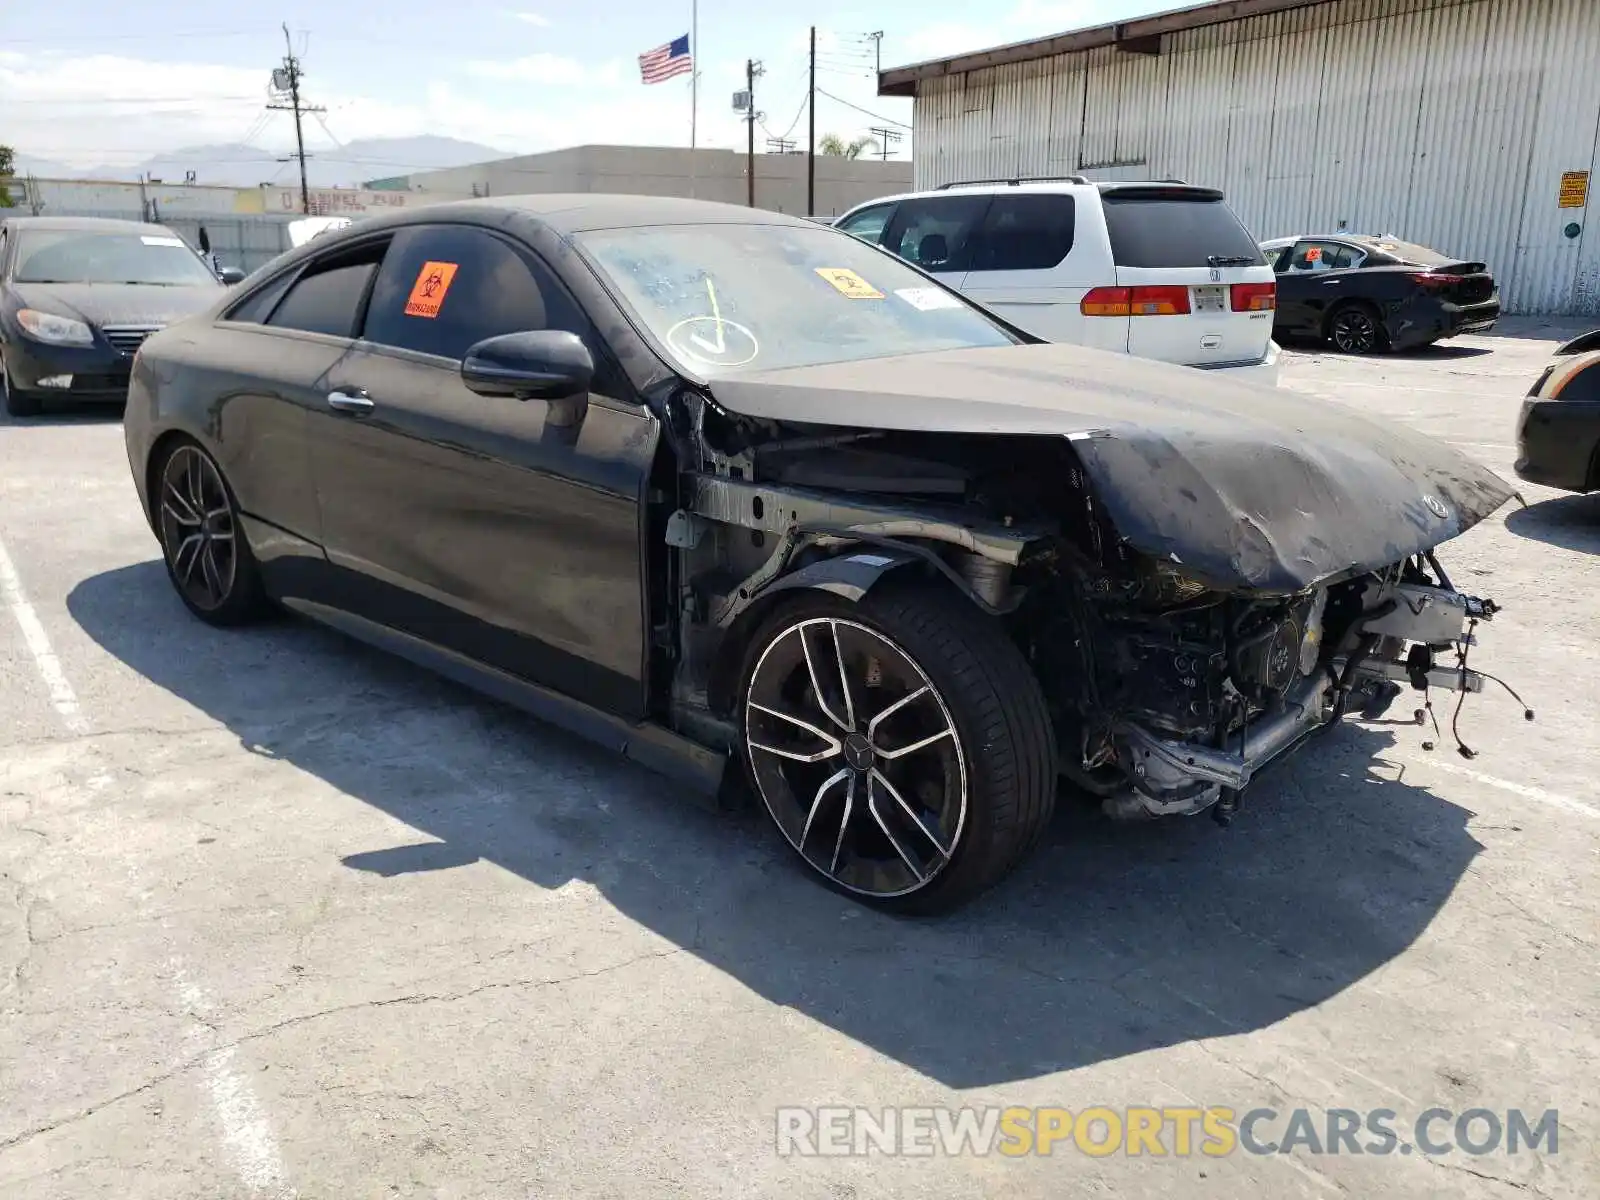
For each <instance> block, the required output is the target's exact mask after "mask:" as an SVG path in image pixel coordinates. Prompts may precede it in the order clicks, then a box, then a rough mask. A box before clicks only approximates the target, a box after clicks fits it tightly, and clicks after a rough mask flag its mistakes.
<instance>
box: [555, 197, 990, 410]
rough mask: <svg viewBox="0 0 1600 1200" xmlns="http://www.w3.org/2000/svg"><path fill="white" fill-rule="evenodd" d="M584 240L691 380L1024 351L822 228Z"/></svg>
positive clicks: (872, 253) (676, 231)
mask: <svg viewBox="0 0 1600 1200" xmlns="http://www.w3.org/2000/svg"><path fill="white" fill-rule="evenodd" d="M576 240H577V242H578V244H579V245H580V246H581V247H582V248H583V250H584V251H585V252H586V253H587V254H588V256H589V258H590V260H591V261H592V262H593V263H594V264H595V265H596V267H597V268H598V269H599V270H600V272H601V274H603V275H604V276H605V277H606V279H607V280H609V281H610V283H611V284H612V285H613V286H614V287H615V288H616V290H617V291H618V292H619V293H621V296H622V298H623V300H624V302H625V304H626V305H627V306H628V307H629V308H631V309H632V310H633V312H634V314H635V315H636V316H637V318H638V319H639V321H640V322H641V323H642V324H643V325H644V326H646V327H647V328H648V329H649V330H650V332H651V333H652V334H654V335H655V337H656V338H657V339H658V340H659V341H660V342H661V343H662V344H663V345H664V346H665V347H666V348H667V350H668V352H669V353H670V354H671V355H672V356H673V357H674V358H675V359H677V360H678V365H679V366H680V367H682V368H683V369H684V370H685V371H686V372H687V373H688V374H690V375H697V376H701V377H705V378H710V377H711V376H714V375H717V374H721V373H724V372H727V371H732V370H737V369H749V370H757V369H763V368H769V369H770V368H778V367H801V366H812V365H815V364H818V363H838V362H854V361H858V360H860V359H867V358H883V357H886V356H888V355H892V354H912V353H916V352H919V351H927V350H957V349H965V348H968V347H976V346H1009V345H1014V344H1015V343H1016V342H1018V341H1019V340H1020V339H1018V338H1016V337H1013V336H1012V335H1011V334H1009V333H1007V332H1006V331H1005V330H1004V329H1003V328H1002V327H1001V326H999V325H997V324H995V322H993V321H991V320H990V319H989V318H987V317H985V316H984V315H983V314H982V313H981V312H979V311H978V310H977V309H975V308H973V307H971V306H970V305H968V304H967V303H965V302H964V301H963V300H961V298H960V297H958V296H955V295H953V294H951V293H950V292H947V291H945V290H944V289H943V288H940V287H938V286H937V285H935V284H934V283H932V282H931V281H930V280H929V279H928V278H927V277H926V276H924V275H920V274H918V273H917V272H916V271H914V270H912V269H911V268H910V267H908V266H906V265H904V264H903V263H901V262H900V261H899V260H897V259H894V258H891V257H890V256H889V255H887V254H884V253H882V252H881V251H878V250H875V249H873V248H872V247H870V246H868V245H866V244H865V243H863V242H861V241H859V240H857V239H856V238H853V237H851V236H850V235H849V234H846V233H840V232H839V231H838V230H836V229H830V228H827V227H825V226H819V227H818V228H815V229H802V228H795V227H791V226H787V225H742V224H726V225H663V226H650V227H642V228H635V229H607V230H601V231H598V232H594V233H585V234H579V235H578V236H577V239H576Z"/></svg>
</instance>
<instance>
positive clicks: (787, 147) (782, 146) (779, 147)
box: [767, 138, 794, 154]
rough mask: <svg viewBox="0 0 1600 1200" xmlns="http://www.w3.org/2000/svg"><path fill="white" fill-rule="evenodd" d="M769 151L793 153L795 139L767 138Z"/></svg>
mask: <svg viewBox="0 0 1600 1200" xmlns="http://www.w3.org/2000/svg"><path fill="white" fill-rule="evenodd" d="M767 153H769V154H793V153H794V141H793V139H791V138H768V139H767Z"/></svg>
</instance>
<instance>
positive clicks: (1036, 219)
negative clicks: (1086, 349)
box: [961, 191, 1128, 353]
mask: <svg viewBox="0 0 1600 1200" xmlns="http://www.w3.org/2000/svg"><path fill="white" fill-rule="evenodd" d="M1080 226H1081V227H1080ZM967 266H968V271H967V274H966V277H965V279H964V280H963V281H962V284H961V290H962V291H963V292H965V293H966V294H967V295H968V296H970V297H971V298H972V299H974V300H976V301H977V302H978V303H979V304H982V305H984V306H985V307H987V308H991V309H993V310H994V311H995V312H997V313H999V314H1000V315H1001V316H1002V317H1004V318H1005V319H1006V320H1008V321H1010V322H1012V323H1013V324H1014V325H1018V326H1020V327H1021V328H1023V329H1025V330H1027V331H1028V332H1029V333H1031V334H1033V335H1034V336H1035V337H1041V338H1044V339H1045V340H1046V341H1051V342H1074V343H1077V344H1078V345H1085V346H1094V347H1096V348H1097V349H1100V350H1112V351H1117V352H1119V353H1120V352H1125V351H1126V350H1127V348H1128V318H1127V316H1126V315H1124V316H1122V317H1121V318H1120V319H1118V318H1115V317H1091V316H1087V315H1086V314H1085V313H1084V311H1083V307H1082V303H1083V299H1084V297H1085V296H1087V295H1088V294H1089V292H1090V291H1091V290H1092V289H1093V288H1094V287H1096V286H1097V285H1101V284H1106V283H1109V282H1111V281H1112V280H1113V279H1115V277H1116V268H1115V266H1114V265H1113V264H1112V261H1111V251H1110V246H1109V244H1108V242H1107V241H1106V235H1105V226H1104V224H1103V222H1102V221H1101V220H1100V217H1099V210H1098V209H1097V208H1095V207H1093V206H1080V205H1078V203H1077V200H1076V198H1075V197H1074V196H1073V195H1072V194H1071V193H1068V192H1062V191H1048V192H1047V191H1019V192H1016V193H1007V194H1003V195H998V196H995V197H994V199H993V201H992V202H991V203H990V205H989V208H988V211H987V212H986V213H985V214H984V217H983V221H982V223H981V224H980V225H979V226H978V229H977V231H976V232H975V233H974V234H973V236H972V239H971V241H970V244H969V261H968V264H967Z"/></svg>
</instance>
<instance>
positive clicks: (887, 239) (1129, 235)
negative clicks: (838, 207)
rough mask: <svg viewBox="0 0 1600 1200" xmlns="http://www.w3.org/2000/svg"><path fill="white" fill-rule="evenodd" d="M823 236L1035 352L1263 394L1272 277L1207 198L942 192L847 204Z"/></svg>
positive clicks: (1129, 191)
mask: <svg viewBox="0 0 1600 1200" xmlns="http://www.w3.org/2000/svg"><path fill="white" fill-rule="evenodd" d="M834 225H835V226H836V227H838V228H839V229H842V230H844V231H845V232H846V233H850V234H854V235H855V236H856V237H859V238H862V239H864V240H866V241H869V242H873V243H875V244H877V245H880V246H882V247H883V248H884V249H886V250H889V251H891V252H892V253H894V254H897V255H899V256H900V257H901V258H904V259H906V260H907V261H908V262H911V263H915V264H916V265H917V266H919V267H921V268H922V269H923V270H924V271H927V272H929V273H930V274H934V275H939V276H941V277H942V278H943V279H944V281H945V282H946V283H947V284H948V285H949V286H951V287H953V288H955V289H956V290H957V291H960V292H962V293H963V294H965V295H966V296H968V297H970V298H971V299H973V300H976V301H977V302H978V303H980V304H982V305H984V306H985V307H987V308H990V309H993V310H994V311H995V312H996V313H998V314H999V315H1000V316H1002V317H1004V318H1005V319H1006V320H1008V321H1010V322H1011V323H1012V324H1014V325H1018V326H1020V327H1021V328H1023V329H1025V330H1027V331H1028V332H1029V333H1032V334H1034V335H1035V336H1036V337H1041V338H1044V339H1045V340H1047V341H1052V342H1077V343H1079V344H1081V345H1085V346H1094V347H1096V348H1098V349H1102V350H1115V351H1119V352H1121V353H1124V354H1134V355H1138V356H1139V357H1141V358H1155V359H1161V360H1163V361H1165V362H1172V363H1182V364H1184V365H1185V366H1191V367H1204V368H1207V369H1212V370H1227V371H1238V372H1240V373H1241V374H1242V375H1243V376H1244V377H1246V378H1251V379H1258V380H1260V381H1261V382H1265V383H1276V382H1277V379H1278V346H1277V343H1275V342H1274V341H1273V340H1272V317H1273V309H1274V307H1275V305H1276V298H1277V282H1276V277H1275V276H1274V275H1273V272H1272V267H1271V266H1270V265H1269V264H1268V263H1267V261H1266V259H1265V258H1264V257H1263V256H1262V253H1261V248H1260V247H1259V246H1258V245H1257V244H1256V241H1255V239H1254V238H1252V237H1251V236H1250V233H1249V231H1248V230H1246V229H1245V227H1244V226H1243V225H1242V224H1241V223H1240V221H1239V218H1238V217H1237V216H1235V215H1234V213H1233V210H1232V209H1231V208H1229V207H1228V205H1227V202H1226V201H1225V200H1224V199H1223V196H1222V193H1221V192H1219V191H1217V190H1216V189H1214V188H1205V187H1195V186H1192V185H1189V184H1185V183H1179V182H1175V181H1164V182H1151V183H1091V182H1090V181H1089V180H1087V179H1085V178H1083V177H1082V176H1069V177H1067V178H1065V179H1048V180H1046V179H1015V180H984V181H979V182H973V183H953V184H946V185H945V186H944V187H941V188H939V189H937V190H935V191H931V192H911V193H907V194H906V195H902V196H888V197H885V198H883V199H881V200H873V201H871V202H869V203H867V204H862V205H858V206H857V207H855V208H853V209H851V210H850V211H849V212H847V213H845V214H844V215H843V216H842V217H840V218H839V219H838V220H837V221H835V222H834Z"/></svg>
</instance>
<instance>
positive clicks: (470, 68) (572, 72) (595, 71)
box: [467, 54, 623, 87]
mask: <svg viewBox="0 0 1600 1200" xmlns="http://www.w3.org/2000/svg"><path fill="white" fill-rule="evenodd" d="M467 72H468V73H469V74H472V75H477V76H479V77H480V78H483V79H514V80H517V81H518V82H522V83H544V84H565V85H567V86H581V85H585V84H594V85H600V86H608V87H609V86H615V85H616V84H618V83H620V82H622V77H623V70H622V64H621V63H618V62H608V63H603V64H601V65H600V66H597V67H591V66H586V65H585V64H583V63H581V62H579V61H578V60H577V59H575V58H564V57H562V56H561V55H559V54H527V55H524V56H522V57H521V58H507V59H482V60H476V61H473V62H470V63H468V64H467Z"/></svg>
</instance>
